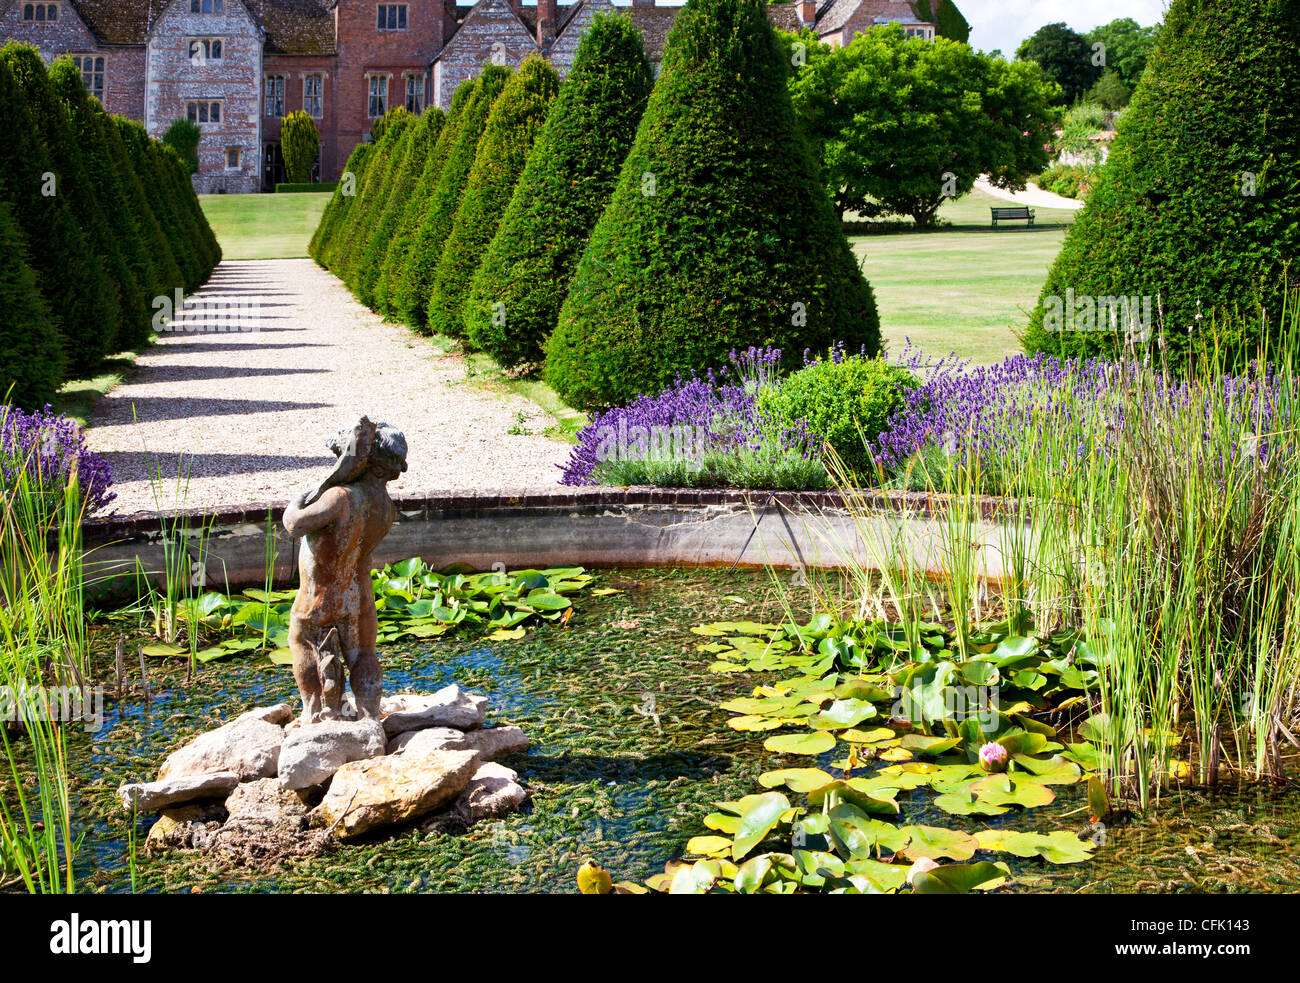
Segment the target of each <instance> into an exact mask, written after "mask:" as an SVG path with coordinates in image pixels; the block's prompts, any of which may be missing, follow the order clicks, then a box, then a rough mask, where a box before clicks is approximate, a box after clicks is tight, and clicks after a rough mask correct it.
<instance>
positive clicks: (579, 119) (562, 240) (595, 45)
mask: <svg viewBox="0 0 1300 983" xmlns="http://www.w3.org/2000/svg"><path fill="white" fill-rule="evenodd" d="M652 85H653V79H652V77H651V73H650V63H649V61H647V60H646V55H645V49H644V48H643V47H642V44H641V36H640V34H639V32H638V31H637V29H636V27H635V26H634V25H633V24H632V22H631V20H629V19H628V18H627V17H625V16H622V15H619V14H613V13H610V14H601V15H599V16H598V17H596V19H595V20H594V21H593V22H592V24H591V26H590V27H589V28H588V29H587V32H586V34H585V35H584V36H583V38H582V42H581V43H580V44H579V45H578V52H577V55H576V56H575V57H574V60H573V68H572V70H571V71H570V72H569V77H568V78H567V79H565V81H564V85H563V86H562V87H561V88H560V95H559V97H558V98H557V99H556V101H555V106H554V107H553V108H552V109H551V113H550V116H549V117H547V120H546V126H545V127H544V128H543V129H542V132H541V134H540V135H539V136H538V137H537V144H536V146H535V147H534V149H533V153H532V155H531V156H530V157H529V158H528V164H527V166H526V167H525V169H524V173H523V175H522V176H521V177H520V179H519V184H518V186H517V187H516V188H515V193H514V197H513V198H512V199H511V201H510V208H509V210H508V211H507V212H506V215H505V217H504V218H503V219H502V221H501V228H500V229H499V230H498V231H497V234H496V238H494V239H493V240H492V245H491V246H490V248H489V249H488V253H487V255H486V256H485V257H484V260H483V263H482V265H481V266H480V267H479V270H478V273H477V274H476V275H475V278H474V283H473V286H472V290H471V293H470V297H469V299H468V300H467V301H466V303H465V311H464V316H465V324H466V329H467V331H468V333H469V338H470V340H471V341H472V342H473V343H474V344H475V345H476V346H477V347H479V348H482V349H483V350H484V351H486V352H488V353H489V354H490V355H492V357H493V358H495V359H496V360H497V361H498V362H499V363H500V364H501V365H504V366H506V367H509V368H515V367H518V366H522V365H533V366H538V365H539V364H540V363H541V361H542V357H543V346H544V345H545V343H546V339H547V338H548V337H549V336H550V333H551V332H552V331H553V330H554V329H555V322H556V320H557V319H558V318H559V316H560V306H561V305H562V304H563V303H564V298H565V296H566V295H567V294H568V292H569V284H570V282H571V281H572V279H573V274H574V271H575V270H576V269H577V266H578V260H579V259H581V257H582V251H583V249H584V248H585V247H586V245H587V240H588V239H589V238H590V237H591V230H592V228H593V227H594V226H595V224H596V221H597V220H598V219H599V218H600V214H601V212H603V211H604V210H605V205H606V204H607V203H608V202H609V196H610V195H611V194H612V193H613V191H614V185H615V183H616V182H617V180H618V174H619V170H620V169H621V168H622V166H623V160H624V158H625V157H627V152H628V149H629V148H630V147H631V146H632V140H633V138H634V137H635V136H636V128H637V124H638V123H639V122H640V120H641V114H642V113H643V112H644V111H645V105H646V100H647V99H648V98H649V96H650V89H651V87H652Z"/></svg>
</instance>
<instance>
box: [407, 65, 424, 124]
mask: <svg viewBox="0 0 1300 983" xmlns="http://www.w3.org/2000/svg"><path fill="white" fill-rule="evenodd" d="M406 110H407V112H411V113H415V115H416V116H419V115H420V114H421V113H422V112H424V76H423V75H408V76H406Z"/></svg>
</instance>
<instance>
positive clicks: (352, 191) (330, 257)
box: [307, 143, 374, 270]
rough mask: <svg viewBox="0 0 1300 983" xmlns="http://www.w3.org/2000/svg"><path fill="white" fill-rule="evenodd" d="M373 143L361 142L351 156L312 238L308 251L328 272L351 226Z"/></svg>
mask: <svg viewBox="0 0 1300 983" xmlns="http://www.w3.org/2000/svg"><path fill="white" fill-rule="evenodd" d="M373 149H374V144H372V143H359V144H357V145H356V146H355V147H354V148H353V149H352V153H351V154H349V155H348V162H347V164H345V165H344V167H343V174H342V175H341V176H340V177H339V184H338V187H337V188H335V189H334V194H333V196H332V197H331V198H330V200H329V204H327V205H326V206H325V211H324V212H322V213H321V217H320V224H319V225H317V226H316V232H315V233H314V234H313V235H312V237H311V243H310V244H309V245H308V247H307V252H308V254H309V255H310V256H311V258H312V259H314V260H316V262H317V263H319V264H320V265H321V266H323V267H325V269H327V270H328V269H330V268H331V266H332V264H333V262H334V248H335V245H336V243H337V241H338V235H339V233H340V231H341V230H342V229H345V228H346V227H347V221H348V215H349V214H350V212H351V210H352V206H353V204H354V203H355V202H356V200H357V188H358V187H359V186H360V184H361V182H362V180H364V178H365V172H366V164H367V163H368V162H369V160H370V152H371V151H372V150H373Z"/></svg>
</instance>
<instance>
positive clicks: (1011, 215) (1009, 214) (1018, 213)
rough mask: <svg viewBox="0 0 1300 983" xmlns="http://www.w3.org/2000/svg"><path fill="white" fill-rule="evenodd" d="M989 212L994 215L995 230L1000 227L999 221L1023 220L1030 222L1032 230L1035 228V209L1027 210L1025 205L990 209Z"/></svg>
mask: <svg viewBox="0 0 1300 983" xmlns="http://www.w3.org/2000/svg"><path fill="white" fill-rule="evenodd" d="M989 211H991V212H992V213H993V228H995V229H996V228H997V227H998V222H999V221H1008V220H1010V219H1021V218H1024V219H1028V220H1029V227H1030V228H1031V229H1032V228H1033V227H1034V212H1033V209H1030V208H1026V207H1025V206H1024V205H1015V206H1013V207H1010V208H990V209H989Z"/></svg>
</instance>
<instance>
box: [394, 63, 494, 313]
mask: <svg viewBox="0 0 1300 983" xmlns="http://www.w3.org/2000/svg"><path fill="white" fill-rule="evenodd" d="M512 74H513V73H512V71H511V70H510V69H509V68H506V67H505V66H503V65H497V64H495V63H493V64H490V65H487V66H485V67H484V69H483V73H482V74H481V75H480V76H479V79H478V85H477V87H476V88H475V91H474V94H473V96H472V98H471V99H470V101H469V103H468V104H467V105H466V107H465V115H464V118H463V119H462V120H461V121H460V125H459V126H458V127H457V128H456V133H455V142H454V143H453V144H452V146H451V147H450V149H449V150H448V153H447V160H446V163H445V164H444V165H443V168H442V173H441V174H439V175H438V184H437V186H436V187H435V188H434V189H433V193H432V194H431V195H430V196H429V199H428V201H426V202H425V206H424V214H423V215H422V216H421V217H420V225H419V227H418V228H417V229H416V230H415V233H414V235H412V237H411V248H410V250H409V252H408V253H407V254H406V268H405V269H404V270H403V271H402V280H401V282H400V283H399V284H398V286H397V290H396V292H395V293H393V294H390V304H392V305H393V306H395V307H396V309H397V311H398V313H399V314H400V316H401V317H402V319H403V320H404V321H405V322H406V323H407V324H409V325H410V326H411V327H412V328H414V329H415V330H417V331H424V330H425V321H426V318H427V316H428V310H429V297H430V296H431V295H432V293H433V277H434V274H435V273H436V272H437V270H438V260H439V259H440V258H441V257H442V247H443V245H444V244H445V243H446V241H447V236H449V235H450V234H451V226H452V222H453V221H454V220H455V218H456V211H457V209H458V208H459V207H460V199H461V195H462V194H464V192H465V182H466V181H468V180H469V172H470V169H471V168H472V167H473V166H474V157H475V153H476V151H477V150H478V144H479V139H480V138H481V137H482V136H483V127H484V125H485V124H486V123H487V118H488V114H489V113H491V112H492V104H493V103H495V102H496V100H497V96H499V95H501V90H502V89H504V88H505V85H506V83H507V82H508V81H509V80H510V76H511V75H512Z"/></svg>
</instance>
